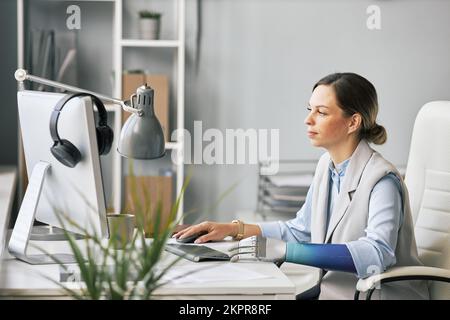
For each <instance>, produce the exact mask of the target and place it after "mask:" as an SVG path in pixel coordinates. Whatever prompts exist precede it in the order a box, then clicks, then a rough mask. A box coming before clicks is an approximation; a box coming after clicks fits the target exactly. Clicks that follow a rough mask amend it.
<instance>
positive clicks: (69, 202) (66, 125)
mask: <svg viewBox="0 0 450 320" xmlns="http://www.w3.org/2000/svg"><path fill="white" fill-rule="evenodd" d="M17 95H18V109H19V119H20V128H21V133H22V140H23V148H24V154H25V162H26V167H27V173H28V177H30V176H31V173H32V171H33V169H34V168H35V167H36V165H37V164H38V163H40V162H45V163H48V164H50V166H49V168H48V169H47V171H46V172H45V177H44V182H43V184H42V190H41V194H40V199H39V202H38V205H37V209H36V214H35V219H36V220H38V221H40V222H43V223H47V224H49V225H51V226H56V227H60V228H63V227H64V228H65V229H66V230H68V231H72V232H75V233H80V230H78V229H77V228H75V227H74V226H73V225H71V224H69V223H64V224H63V225H62V224H61V223H60V220H59V219H58V217H57V215H56V214H57V213H58V212H62V213H63V214H64V215H66V216H68V217H69V218H70V219H72V220H73V221H74V222H75V223H77V224H78V225H80V226H81V227H83V228H86V229H87V230H89V231H91V232H95V233H96V234H97V235H99V236H102V237H107V236H108V234H107V233H108V231H107V229H108V228H107V220H106V205H105V195H104V190H103V183H102V177H101V168H100V159H99V153H98V147H97V140H96V127H95V121H94V111H93V108H92V102H91V99H90V98H88V97H76V98H73V99H71V100H70V101H69V102H68V103H66V105H65V106H64V108H63V109H62V110H61V112H60V116H59V120H58V125H57V129H58V134H59V136H60V138H61V139H66V140H69V141H70V142H71V143H72V144H73V145H75V146H76V147H77V148H78V150H79V151H80V153H81V161H80V162H79V163H78V164H77V165H76V166H75V167H73V168H70V167H67V166H65V165H63V164H62V163H61V162H60V161H59V160H57V159H56V158H55V157H54V156H53V154H52V153H51V151H50V148H51V147H52V145H53V144H54V142H53V139H52V137H51V135H50V129H49V125H50V118H51V115H52V112H53V110H54V107H55V105H56V104H57V102H58V101H59V100H60V99H61V98H62V97H64V95H65V94H60V93H49V92H37V91H20V92H18V94H17ZM21 209H22V208H21Z"/></svg>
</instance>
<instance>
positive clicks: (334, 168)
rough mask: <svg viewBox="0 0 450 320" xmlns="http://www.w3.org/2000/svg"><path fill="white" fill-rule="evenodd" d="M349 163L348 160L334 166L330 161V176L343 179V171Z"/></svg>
mask: <svg viewBox="0 0 450 320" xmlns="http://www.w3.org/2000/svg"><path fill="white" fill-rule="evenodd" d="M349 162H350V158H348V159H347V160H344V161H342V162H341V163H338V164H337V165H336V166H335V165H334V164H333V161H332V160H330V163H329V165H328V168H329V169H330V172H331V174H337V175H339V177H343V176H344V175H345V171H346V169H347V166H348V163H349Z"/></svg>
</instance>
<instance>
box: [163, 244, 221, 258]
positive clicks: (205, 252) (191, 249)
mask: <svg viewBox="0 0 450 320" xmlns="http://www.w3.org/2000/svg"><path fill="white" fill-rule="evenodd" d="M165 249H166V251H168V252H171V253H173V254H176V255H177V256H180V257H183V258H186V259H188V260H191V261H194V262H199V261H214V260H222V261H228V260H230V256H228V255H227V254H226V253H223V252H221V251H218V250H215V249H212V248H210V247H207V246H202V245H192V244H167V245H166V248H165Z"/></svg>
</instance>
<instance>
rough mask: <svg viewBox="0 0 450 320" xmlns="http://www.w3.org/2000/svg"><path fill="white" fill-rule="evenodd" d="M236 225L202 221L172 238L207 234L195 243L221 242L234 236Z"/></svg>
mask: <svg viewBox="0 0 450 320" xmlns="http://www.w3.org/2000/svg"><path fill="white" fill-rule="evenodd" d="M235 228H236V225H235V224H234V223H218V222H210V221H204V222H202V223H199V224H196V225H192V226H190V227H187V228H186V229H183V230H181V231H179V232H177V233H175V234H174V235H173V236H172V237H173V238H176V239H178V238H181V239H183V238H186V237H189V236H191V235H193V234H198V233H202V232H207V233H206V234H204V235H202V236H200V237H198V238H197V239H196V240H195V243H205V242H208V241H215V240H216V241H217V240H223V239H224V238H225V237H227V236H230V235H234V234H235Z"/></svg>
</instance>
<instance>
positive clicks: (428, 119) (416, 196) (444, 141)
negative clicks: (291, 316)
mask: <svg viewBox="0 0 450 320" xmlns="http://www.w3.org/2000/svg"><path fill="white" fill-rule="evenodd" d="M449 141H450V101H434V102H430V103H427V104H425V105H424V106H423V107H422V108H421V109H420V111H419V113H418V115H417V117H416V121H415V123H414V129H413V133H412V138H411V148H410V151H409V158H408V164H407V167H406V174H405V184H406V185H407V187H408V191H409V196H410V203H411V212H412V215H413V221H414V222H415V223H414V231H415V236H416V244H417V249H418V252H419V258H420V260H421V261H422V263H423V264H424V266H411V267H408V266H403V267H393V268H391V269H389V270H387V271H386V272H384V273H381V274H379V275H373V276H371V277H368V278H366V279H360V280H359V281H358V283H357V285H356V291H355V300H357V299H358V298H359V293H360V292H366V293H367V294H366V300H370V299H371V296H372V293H373V292H374V290H375V289H376V288H377V287H378V286H379V285H380V284H383V283H387V282H393V281H402V280H433V281H429V282H428V283H429V289H430V298H431V299H450V142H449Z"/></svg>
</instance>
